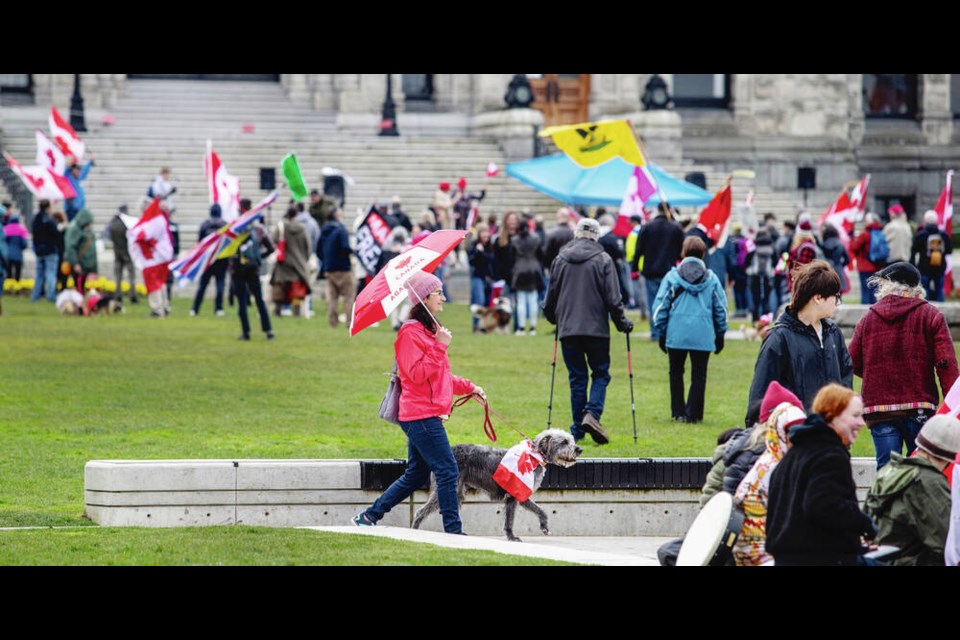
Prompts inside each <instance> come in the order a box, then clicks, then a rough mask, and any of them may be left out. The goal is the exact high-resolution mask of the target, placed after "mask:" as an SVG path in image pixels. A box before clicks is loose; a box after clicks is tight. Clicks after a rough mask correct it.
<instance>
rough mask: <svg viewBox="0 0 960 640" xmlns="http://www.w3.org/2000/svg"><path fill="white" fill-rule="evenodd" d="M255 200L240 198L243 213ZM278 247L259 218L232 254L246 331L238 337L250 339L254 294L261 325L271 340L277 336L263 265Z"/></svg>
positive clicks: (238, 296) (239, 309)
mask: <svg viewBox="0 0 960 640" xmlns="http://www.w3.org/2000/svg"><path fill="white" fill-rule="evenodd" d="M250 208H251V203H250V200H249V199H248V198H243V199H241V200H240V215H241V216H242V215H243V214H245V213H246V212H247V211H250ZM275 250H276V246H275V245H274V244H273V240H271V239H270V233H269V232H268V231H267V229H266V228H265V227H264V226H263V225H262V224H261V223H260V220H259V218H258V219H257V220H256V221H254V222H253V224H252V225H251V226H250V233H249V234H248V235H247V237H246V239H244V240H243V241H242V242H241V243H240V246H239V247H237V252H236V253H235V254H233V255H232V256H231V257H230V271H231V273H232V274H233V286H234V287H236V291H237V315H238V316H240V329H241V330H242V333H241V334H240V336H239V337H238V338H237V339H238V340H250V320H249V318H248V317H247V305H248V304H249V303H250V296H251V295H252V296H253V300H254V302H255V304H256V305H257V313H259V314H260V328H261V329H263V333H264V334H265V335H266V336H267V340H273V338H274V335H273V327H272V326H271V325H270V312H269V311H268V310H267V305H266V304H265V303H264V301H263V285H262V284H261V283H260V267H261V265H262V264H263V260H264V258H266V257H267V256H269V255H270V254H271V253H273V252H274V251H275Z"/></svg>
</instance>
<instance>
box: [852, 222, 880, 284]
mask: <svg viewBox="0 0 960 640" xmlns="http://www.w3.org/2000/svg"><path fill="white" fill-rule="evenodd" d="M871 231H880V232H882V231H883V227H882V226H880V223H879V222H872V223H870V224H868V225H867V226H866V227H865V228H864V230H863V231H861V232H860V235H858V236H857V237H855V238H853V239H852V240H851V241H850V253H852V254H853V257H854V258H856V260H857V271H859V272H860V273H874V272H875V271H877V270H879V269H881V268H882V267H883V266H884V265H882V264H874V263H872V262H870V232H871Z"/></svg>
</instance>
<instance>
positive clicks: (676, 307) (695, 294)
mask: <svg viewBox="0 0 960 640" xmlns="http://www.w3.org/2000/svg"><path fill="white" fill-rule="evenodd" d="M652 314H653V324H654V326H655V327H656V330H657V332H658V333H660V334H661V335H662V334H663V333H664V332H665V333H666V336H667V348H668V349H687V350H690V351H713V350H714V349H715V340H716V336H717V334H723V333H726V331H727V294H726V293H724V290H723V285H722V284H720V280H719V279H718V278H717V275H716V274H715V273H713V272H712V271H710V270H708V269H707V266H706V265H705V264H704V263H703V260H701V259H700V258H693V257H689V258H684V259H683V261H682V262H681V263H680V265H679V266H676V267H674V268H673V269H671V270H670V272H669V273H667V275H666V276H664V278H663V282H662V283H660V290H659V291H658V292H657V297H656V299H655V300H654V302H653V311H652Z"/></svg>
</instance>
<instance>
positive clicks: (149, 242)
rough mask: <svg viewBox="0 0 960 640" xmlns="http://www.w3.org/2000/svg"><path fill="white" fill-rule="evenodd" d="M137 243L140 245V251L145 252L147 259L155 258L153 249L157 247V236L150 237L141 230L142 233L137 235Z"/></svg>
mask: <svg viewBox="0 0 960 640" xmlns="http://www.w3.org/2000/svg"><path fill="white" fill-rule="evenodd" d="M137 245H139V247H140V252H141V253H142V254H143V257H144V258H145V259H147V260H152V259H153V251H154V249H156V248H157V240H156V238H148V237H147V236H146V234H145V233H144V232H143V231H141V232H140V235H138V236H137Z"/></svg>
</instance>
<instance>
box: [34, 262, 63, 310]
mask: <svg viewBox="0 0 960 640" xmlns="http://www.w3.org/2000/svg"><path fill="white" fill-rule="evenodd" d="M59 266H60V261H59V260H58V257H57V254H56V253H51V254H50V255H46V256H37V277H36V281H35V282H34V283H33V292H32V293H31V294H30V299H31V300H32V301H34V302H36V301H37V300H39V299H40V296H41V295H43V290H44V289H46V290H47V300H49V301H50V302H55V301H56V299H57V270H58V269H57V268H58V267H59Z"/></svg>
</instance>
